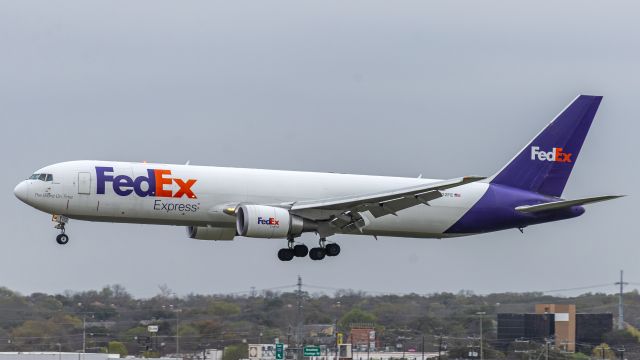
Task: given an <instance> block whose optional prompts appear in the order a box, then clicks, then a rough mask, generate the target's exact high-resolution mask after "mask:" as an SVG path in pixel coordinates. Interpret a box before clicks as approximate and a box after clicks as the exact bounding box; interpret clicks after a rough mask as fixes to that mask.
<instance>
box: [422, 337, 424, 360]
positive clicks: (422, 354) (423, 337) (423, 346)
mask: <svg viewBox="0 0 640 360" xmlns="http://www.w3.org/2000/svg"><path fill="white" fill-rule="evenodd" d="M422 360H424V334H422Z"/></svg>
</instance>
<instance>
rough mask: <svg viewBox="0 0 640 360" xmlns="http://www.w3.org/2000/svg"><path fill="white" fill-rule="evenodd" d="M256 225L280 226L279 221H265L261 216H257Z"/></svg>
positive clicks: (271, 219)
mask: <svg viewBox="0 0 640 360" xmlns="http://www.w3.org/2000/svg"><path fill="white" fill-rule="evenodd" d="M258 224H260V225H271V226H280V220H278V219H276V218H268V219H265V218H263V217H262V216H258Z"/></svg>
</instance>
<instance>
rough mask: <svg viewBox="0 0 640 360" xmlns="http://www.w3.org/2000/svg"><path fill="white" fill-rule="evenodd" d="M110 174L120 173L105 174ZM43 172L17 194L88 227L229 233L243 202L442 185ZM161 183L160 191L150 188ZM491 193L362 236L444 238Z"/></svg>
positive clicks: (144, 169)
mask: <svg viewBox="0 0 640 360" xmlns="http://www.w3.org/2000/svg"><path fill="white" fill-rule="evenodd" d="M105 168H106V169H109V168H113V170H112V171H108V170H106V171H105V170H104V169H105ZM100 169H102V170H100ZM150 169H155V171H156V173H155V176H156V177H155V178H154V176H150V172H149V170H150ZM158 170H159V172H158ZM100 173H101V174H102V176H100ZM158 173H160V175H158ZM36 174H50V175H52V176H51V180H50V181H47V178H46V177H45V178H44V180H42V179H28V180H25V181H23V182H22V183H21V184H20V185H18V187H17V188H16V194H17V195H18V193H20V195H19V197H20V198H21V200H23V201H24V202H26V203H28V204H29V205H31V206H33V207H35V208H37V209H39V210H41V211H44V212H47V213H51V214H58V215H65V216H67V217H69V218H72V219H80V220H89V221H109V222H123V223H142V224H163V225H181V226H213V227H229V228H233V227H234V226H235V217H234V216H232V215H229V214H227V213H225V212H223V210H224V209H226V208H228V207H229V206H236V205H237V204H274V205H276V204H282V203H292V202H298V201H304V200H315V199H325V198H335V197H340V196H349V195H357V194H368V193H375V192H380V191H385V190H392V189H398V188H404V187H409V186H414V185H420V184H428V183H432V182H435V181H437V180H433V179H421V178H401V177H386V176H364V175H346V174H334V173H315V172H299V171H277V170H260V169H242V168H225V167H208V166H193V165H170V164H149V163H128V162H111V161H71V162H64V163H59V164H54V165H50V166H47V167H44V168H42V169H40V170H38V171H37V172H36ZM150 178H153V180H151V179H150ZM174 179H175V180H174ZM154 183H155V187H154V189H150V188H149V187H150V185H154ZM487 188H488V184H487V183H483V182H476V183H471V184H467V185H463V186H459V187H456V188H453V189H449V190H445V191H444V192H443V197H441V198H439V199H436V200H433V201H431V202H430V206H427V205H419V206H414V207H411V208H408V209H405V210H401V212H400V213H401V214H398V215H401V216H384V217H380V218H377V219H376V218H373V217H372V218H371V219H370V221H371V222H370V224H368V225H367V226H366V228H365V229H363V231H362V234H369V235H385V236H401V237H444V236H448V235H447V234H444V232H445V231H446V230H447V229H448V228H449V227H451V226H452V225H453V224H454V223H455V222H456V221H458V220H459V219H460V218H461V217H462V216H463V215H464V214H465V213H466V212H467V211H468V210H469V209H470V208H471V207H472V206H473V205H474V204H475V203H476V202H477V201H478V200H479V199H480V198H481V197H482V195H483V194H484V193H485V192H486V190H487ZM155 190H157V191H158V192H157V193H156V192H155ZM118 192H119V193H120V194H118ZM175 196H179V197H175Z"/></svg>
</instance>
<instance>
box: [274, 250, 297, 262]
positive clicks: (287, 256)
mask: <svg viewBox="0 0 640 360" xmlns="http://www.w3.org/2000/svg"><path fill="white" fill-rule="evenodd" d="M294 256H295V254H294V252H293V250H292V249H280V250H278V259H280V261H291V260H292V259H293V257H294Z"/></svg>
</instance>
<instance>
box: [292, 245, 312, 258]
mask: <svg viewBox="0 0 640 360" xmlns="http://www.w3.org/2000/svg"><path fill="white" fill-rule="evenodd" d="M293 254H294V255H295V256H296V257H305V256H307V255H308V254H309V248H308V247H307V245H304V244H300V245H296V246H294V247H293Z"/></svg>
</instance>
